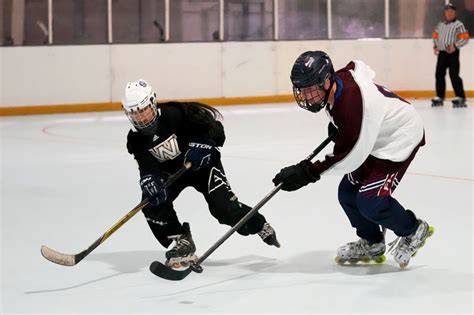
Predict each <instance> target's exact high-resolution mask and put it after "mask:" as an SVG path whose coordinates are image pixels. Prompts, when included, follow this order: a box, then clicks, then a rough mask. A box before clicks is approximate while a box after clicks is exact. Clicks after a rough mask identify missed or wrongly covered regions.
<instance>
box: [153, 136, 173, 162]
mask: <svg viewBox="0 0 474 315" xmlns="http://www.w3.org/2000/svg"><path fill="white" fill-rule="evenodd" d="M148 151H150V153H151V154H152V155H153V156H154V157H155V158H156V159H157V160H158V161H160V162H164V161H167V160H173V159H174V158H176V157H177V156H178V155H180V154H181V151H179V146H178V141H177V140H176V135H175V134H173V135H171V136H170V137H169V138H168V139H166V140H165V141H163V142H161V143H159V144H158V145H157V146H155V147H154V148H151V149H149V150H148Z"/></svg>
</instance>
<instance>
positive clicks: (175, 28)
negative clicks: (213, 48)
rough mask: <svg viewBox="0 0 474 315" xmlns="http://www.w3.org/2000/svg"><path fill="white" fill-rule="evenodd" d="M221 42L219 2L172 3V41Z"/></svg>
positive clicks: (190, 0)
mask: <svg viewBox="0 0 474 315" xmlns="http://www.w3.org/2000/svg"><path fill="white" fill-rule="evenodd" d="M216 40H219V1H218V0H213V1H205V0H173V1H170V41H173V42H197V41H199V42H201V41H216Z"/></svg>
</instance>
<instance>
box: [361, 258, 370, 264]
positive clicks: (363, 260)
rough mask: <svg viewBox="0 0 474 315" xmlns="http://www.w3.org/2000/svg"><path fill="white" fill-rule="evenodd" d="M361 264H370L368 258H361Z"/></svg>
mask: <svg viewBox="0 0 474 315" xmlns="http://www.w3.org/2000/svg"><path fill="white" fill-rule="evenodd" d="M362 262H364V263H369V262H370V258H369V257H363V258H362Z"/></svg>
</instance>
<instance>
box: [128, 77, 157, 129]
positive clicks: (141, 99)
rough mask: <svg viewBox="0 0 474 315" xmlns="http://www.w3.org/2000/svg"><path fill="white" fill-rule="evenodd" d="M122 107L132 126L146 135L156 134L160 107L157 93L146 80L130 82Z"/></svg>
mask: <svg viewBox="0 0 474 315" xmlns="http://www.w3.org/2000/svg"><path fill="white" fill-rule="evenodd" d="M122 105H123V106H122V107H123V109H124V110H125V114H126V115H127V117H128V119H129V120H130V122H131V123H132V125H133V126H134V127H135V128H137V129H138V130H139V131H141V132H142V133H144V134H146V135H151V134H153V133H155V131H156V127H157V117H158V107H157V101H156V93H155V91H154V90H153V88H152V87H151V85H149V84H148V83H147V82H146V81H145V80H142V79H139V80H138V81H134V82H128V83H127V86H126V87H125V97H124V98H123V99H122Z"/></svg>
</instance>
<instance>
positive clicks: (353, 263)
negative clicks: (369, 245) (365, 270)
mask: <svg viewBox="0 0 474 315" xmlns="http://www.w3.org/2000/svg"><path fill="white" fill-rule="evenodd" d="M358 262H359V259H349V264H351V265H356V264H357V263H358Z"/></svg>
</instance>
